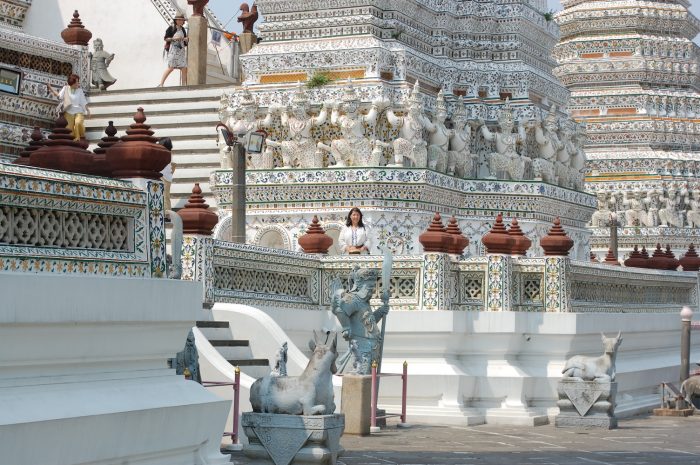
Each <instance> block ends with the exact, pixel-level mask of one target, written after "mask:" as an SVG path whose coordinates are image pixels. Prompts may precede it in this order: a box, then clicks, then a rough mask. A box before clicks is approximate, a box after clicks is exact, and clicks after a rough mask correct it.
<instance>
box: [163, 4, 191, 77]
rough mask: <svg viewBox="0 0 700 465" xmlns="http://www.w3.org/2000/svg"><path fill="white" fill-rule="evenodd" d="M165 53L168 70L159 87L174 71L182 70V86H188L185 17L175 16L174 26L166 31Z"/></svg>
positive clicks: (187, 40)
mask: <svg viewBox="0 0 700 465" xmlns="http://www.w3.org/2000/svg"><path fill="white" fill-rule="evenodd" d="M163 39H164V40H165V53H166V61H167V63H168V68H167V69H166V70H165V72H164V73H163V77H162V78H161V79H160V84H158V87H163V85H164V84H165V80H166V79H168V76H170V73H172V72H173V70H174V69H179V70H180V85H181V86H186V85H187V43H188V42H189V38H188V37H187V31H186V30H185V17H184V16H183V15H182V14H177V15H175V19H173V25H172V26H169V27H168V29H166V30H165V37H163Z"/></svg>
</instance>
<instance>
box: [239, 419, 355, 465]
mask: <svg viewBox="0 0 700 465" xmlns="http://www.w3.org/2000/svg"><path fill="white" fill-rule="evenodd" d="M241 424H242V426H243V431H244V432H245V435H246V436H247V438H248V444H247V445H246V446H244V447H243V453H244V454H245V455H246V456H247V457H249V458H251V459H254V462H253V463H256V464H274V465H289V464H290V463H292V462H294V463H295V465H306V464H309V465H310V464H324V465H334V464H335V463H336V461H337V458H338V455H339V453H340V452H342V448H341V447H340V437H341V436H342V435H343V430H344V429H345V415H343V414H340V415H310V416H303V415H284V414H274V413H254V412H246V413H244V414H243V415H242V421H241Z"/></svg>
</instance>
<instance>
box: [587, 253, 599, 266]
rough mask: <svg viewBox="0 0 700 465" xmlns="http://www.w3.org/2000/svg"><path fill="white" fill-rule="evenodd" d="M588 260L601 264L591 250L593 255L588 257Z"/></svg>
mask: <svg viewBox="0 0 700 465" xmlns="http://www.w3.org/2000/svg"><path fill="white" fill-rule="evenodd" d="M588 258H589V259H590V261H591V263H600V262H599V261H598V257H596V254H594V253H593V251H592V250H591V254H590V255H589V256H588Z"/></svg>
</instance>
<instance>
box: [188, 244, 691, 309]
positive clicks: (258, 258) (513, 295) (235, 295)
mask: <svg viewBox="0 0 700 465" xmlns="http://www.w3.org/2000/svg"><path fill="white" fill-rule="evenodd" d="M183 260H184V261H183V279H187V280H193V281H201V282H202V284H203V296H204V302H205V304H207V305H213V304H214V303H216V302H227V303H238V304H246V305H251V306H254V307H257V308H261V309H265V308H280V307H287V308H294V309H307V310H327V309H328V308H329V307H330V296H331V293H332V291H331V289H332V283H333V281H334V279H335V278H339V279H340V280H341V282H342V283H343V285H346V284H347V277H348V274H349V272H350V270H351V269H352V268H353V267H355V266H359V267H363V268H377V269H380V268H381V266H382V257H380V256H325V255H324V256H322V255H312V254H304V253H300V252H291V251H286V250H280V249H270V248H265V247H258V246H252V245H243V244H234V243H229V242H224V241H218V240H215V239H212V238H209V237H203V236H186V237H185V240H184V246H183ZM697 286H698V275H697V273H694V272H678V271H657V270H646V269H644V270H640V269H633V268H612V267H610V266H607V265H602V264H591V263H587V262H581V261H572V260H571V259H569V258H568V257H557V256H550V257H540V258H525V257H510V256H508V255H500V254H492V255H487V256H482V257H472V258H462V257H457V256H455V255H449V254H446V253H424V254H422V255H397V256H394V263H393V270H392V275H391V284H390V288H389V289H390V300H389V303H390V306H391V308H392V310H409V311H410V310H454V311H460V310H461V311H526V312H625V313H627V312H639V313H659V312H665V311H670V312H674V311H677V307H679V306H683V305H688V306H690V307H691V308H697V306H698V295H697V294H698V293H697ZM381 290H382V287H381V283H378V286H377V291H376V292H375V295H374V296H373V301H372V303H373V304H374V305H379V304H380V300H379V294H380V292H381Z"/></svg>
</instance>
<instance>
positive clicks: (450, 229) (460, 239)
mask: <svg viewBox="0 0 700 465" xmlns="http://www.w3.org/2000/svg"><path fill="white" fill-rule="evenodd" d="M447 234H449V235H450V243H449V245H448V247H447V252H448V253H454V254H457V255H462V254H463V253H464V249H465V248H466V247H467V246H468V245H469V239H468V238H466V237H464V235H463V234H462V230H461V229H459V225H458V224H457V218H455V217H454V216H453V217H452V218H450V221H449V223H447Z"/></svg>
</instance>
